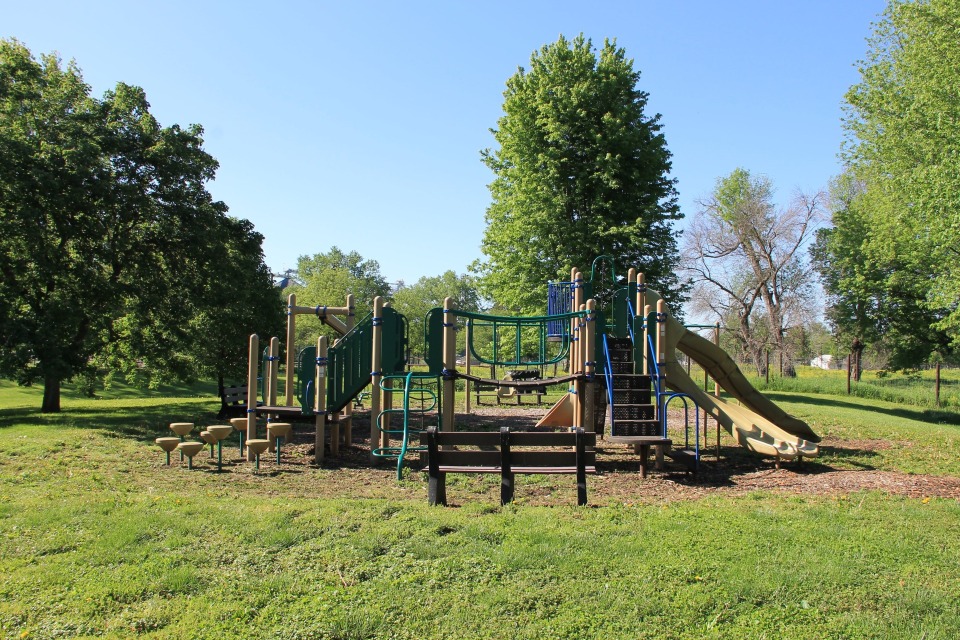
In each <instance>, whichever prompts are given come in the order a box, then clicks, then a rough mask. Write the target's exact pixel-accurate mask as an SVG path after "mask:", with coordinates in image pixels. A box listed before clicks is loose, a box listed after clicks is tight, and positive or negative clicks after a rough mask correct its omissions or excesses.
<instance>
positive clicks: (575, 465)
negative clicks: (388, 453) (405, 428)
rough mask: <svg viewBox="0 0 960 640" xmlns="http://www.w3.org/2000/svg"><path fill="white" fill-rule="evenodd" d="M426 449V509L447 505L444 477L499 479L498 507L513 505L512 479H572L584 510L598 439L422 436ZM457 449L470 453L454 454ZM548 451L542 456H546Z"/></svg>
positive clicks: (432, 432) (514, 434)
mask: <svg viewBox="0 0 960 640" xmlns="http://www.w3.org/2000/svg"><path fill="white" fill-rule="evenodd" d="M420 442H421V444H425V445H426V447H427V469H428V473H429V476H430V482H429V489H428V499H429V502H430V504H432V505H436V504H441V505H446V504H447V489H446V475H447V474H448V473H499V474H500V504H508V503H509V502H511V501H512V500H513V489H514V481H513V478H514V475H516V474H518V473H529V474H567V473H569V474H576V476H577V504H578V505H584V504H587V474H588V473H596V472H597V467H596V458H597V454H596V451H594V450H593V447H594V446H596V443H597V434H595V433H585V432H584V431H583V429H577V430H576V431H563V432H535V431H510V429H509V427H501V428H500V431H499V432H496V431H459V432H458V431H437V428H436V427H430V428H429V429H427V430H426V431H425V432H423V433H422V434H421V435H420ZM457 447H474V448H473V449H458V448H457ZM545 449H546V450H545Z"/></svg>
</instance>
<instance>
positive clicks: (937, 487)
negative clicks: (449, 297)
mask: <svg viewBox="0 0 960 640" xmlns="http://www.w3.org/2000/svg"><path fill="white" fill-rule="evenodd" d="M546 410H547V408H546V407H536V408H534V407H515V406H513V407H511V406H500V407H483V408H479V409H476V410H475V411H474V413H473V414H472V415H461V414H458V415H457V426H458V429H465V430H486V429H496V428H499V427H500V426H510V427H512V428H517V429H531V428H533V426H534V425H535V424H536V422H537V420H538V419H539V418H540V417H541V416H542V415H543V414H544V413H546ZM313 437H314V436H313V429H312V428H311V427H310V426H309V425H300V426H298V427H297V429H296V435H295V439H294V442H293V443H292V444H290V445H286V446H284V448H283V463H282V464H281V466H280V467H277V466H276V464H275V463H274V462H273V461H272V460H267V459H266V457H265V458H264V460H263V462H262V463H261V465H262V471H263V473H262V474H261V476H260V478H261V479H262V480H263V481H269V479H270V478H272V477H274V476H283V477H284V486H285V491H288V492H289V491H293V492H294V493H297V494H300V495H308V496H315V497H357V498H360V497H383V498H397V499H402V498H405V499H410V498H411V497H422V498H423V499H426V482H425V474H424V473H422V472H419V471H416V470H415V471H413V472H409V475H407V476H406V478H407V481H405V482H397V480H396V466H395V462H392V461H390V462H386V461H384V462H381V463H380V464H379V465H378V466H372V465H371V464H370V448H369V442H368V438H369V416H368V414H367V413H366V412H360V413H358V414H357V415H356V417H355V418H354V427H353V433H352V443H351V444H350V446H349V447H348V446H345V445H341V448H340V455H339V456H338V457H337V458H331V457H328V458H327V460H325V461H324V463H323V465H321V467H320V470H321V472H322V479H319V480H318V478H317V468H316V467H315V466H314V465H313V464H312V462H313ZM823 446H824V447H825V448H830V449H831V450H833V451H834V452H844V451H850V452H854V451H855V452H857V453H858V454H862V453H863V452H871V451H882V450H884V449H889V448H891V447H893V446H897V443H891V442H887V441H884V440H857V441H849V442H847V441H842V442H829V441H825V442H824V443H823ZM714 447H715V445H713V444H711V447H710V449H709V453H704V455H703V458H702V461H701V465H700V468H699V470H698V471H697V473H696V474H691V473H688V472H687V471H686V470H684V469H683V468H681V467H680V466H678V465H676V464H675V463H672V462H671V461H669V460H667V461H666V462H665V465H664V467H663V468H661V469H654V470H651V472H650V473H649V475H648V476H647V477H646V478H641V477H640V474H639V473H638V469H639V459H638V456H637V455H636V454H635V453H634V452H633V450H632V448H630V447H627V446H624V445H615V444H610V443H603V442H601V443H600V444H599V445H598V446H597V460H598V462H597V467H598V472H599V474H598V475H597V476H595V477H590V478H588V480H587V485H588V492H589V500H590V503H591V504H593V505H609V504H617V503H632V504H636V503H642V504H653V503H662V502H669V501H677V500H696V499H700V498H704V497H707V496H710V495H717V494H720V495H741V494H745V493H749V492H752V491H757V490H772V491H781V492H784V493H790V494H807V495H834V496H841V497H842V496H845V495H846V494H849V493H852V492H856V491H861V490H879V491H885V492H887V493H890V494H894V495H902V496H911V497H918V498H927V497H942V498H951V499H956V500H960V478H954V477H939V476H925V475H914V474H906V473H897V472H891V471H877V470H873V469H863V470H846V469H835V468H833V467H830V466H829V465H827V464H824V463H823V462H821V461H818V460H808V461H804V462H802V463H797V462H790V463H784V464H783V465H782V466H781V468H777V467H776V465H775V461H774V460H772V459H770V458H764V457H761V456H757V455H755V454H752V453H750V452H749V451H746V450H744V449H743V448H742V447H738V446H731V445H729V444H725V445H723V446H721V449H720V454H721V457H720V460H719V461H718V460H717V458H716V449H715V448H714ZM651 457H652V456H651ZM236 468H237V470H238V471H240V469H241V468H243V466H242V465H240V466H238V467H236ZM308 471H313V472H312V473H310V472H308ZM469 478H471V479H464V480H463V481H462V482H460V483H459V484H457V485H455V486H453V487H451V488H448V495H449V497H450V500H451V502H452V503H453V504H462V503H464V502H468V501H472V500H483V501H487V502H496V501H497V499H498V495H499V494H498V492H499V481H498V478H493V477H486V476H485V477H480V476H470V477H469ZM267 484H268V482H267ZM264 488H267V487H266V486H265V487H264ZM575 495H576V491H575V483H574V481H573V479H572V478H571V477H566V476H551V477H549V478H545V477H538V478H537V479H536V480H535V481H534V480H533V479H524V478H520V479H518V481H517V500H518V501H520V502H523V503H526V504H570V503H572V502H573V501H575Z"/></svg>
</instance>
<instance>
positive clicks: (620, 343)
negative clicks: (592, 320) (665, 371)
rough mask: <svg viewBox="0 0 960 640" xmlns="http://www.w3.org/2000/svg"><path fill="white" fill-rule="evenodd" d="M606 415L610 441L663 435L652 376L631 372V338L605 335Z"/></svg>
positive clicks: (632, 370)
mask: <svg viewBox="0 0 960 640" xmlns="http://www.w3.org/2000/svg"><path fill="white" fill-rule="evenodd" d="M606 349H607V359H608V361H609V365H608V366H609V367H610V371H609V372H608V373H607V376H606V377H605V379H606V384H607V418H608V421H609V423H610V437H609V438H607V440H609V441H611V442H629V441H630V440H623V438H638V437H655V436H656V437H659V436H661V435H662V430H661V425H660V420H659V418H658V416H657V405H656V403H655V398H654V397H653V391H652V382H653V380H652V378H651V376H649V375H644V374H642V373H634V362H633V341H632V340H630V339H629V338H613V337H607V338H606Z"/></svg>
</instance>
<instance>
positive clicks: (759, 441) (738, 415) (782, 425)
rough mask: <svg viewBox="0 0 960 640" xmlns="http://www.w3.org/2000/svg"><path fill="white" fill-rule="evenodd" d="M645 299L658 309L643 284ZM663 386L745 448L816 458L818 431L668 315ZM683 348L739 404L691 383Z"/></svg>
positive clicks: (788, 456)
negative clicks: (683, 362)
mask: <svg viewBox="0 0 960 640" xmlns="http://www.w3.org/2000/svg"><path fill="white" fill-rule="evenodd" d="M646 297H647V304H651V305H653V307H654V308H656V303H657V300H658V299H659V297H660V296H659V294H657V293H656V292H655V291H652V290H650V289H647V291H646ZM665 346H666V349H665V354H666V365H665V371H663V372H662V373H665V374H666V383H667V388H669V389H672V390H674V391H676V392H679V393H684V394H686V395H688V396H690V397H691V398H692V399H693V401H694V402H696V403H697V405H699V406H700V408H701V409H705V410H706V411H707V413H709V414H710V415H711V416H713V417H714V418H716V420H717V421H718V422H719V423H720V424H721V425H722V426H723V427H724V428H725V429H726V430H727V431H728V432H729V433H730V435H732V436H733V437H734V438H736V439H737V442H739V443H740V444H741V445H743V446H744V447H747V448H748V449H750V450H752V451H756V452H757V453H760V454H764V455H770V456H777V457H778V458H782V459H793V458H796V457H798V456H802V457H805V458H813V457H816V456H817V454H818V453H819V452H820V447H819V446H817V443H818V442H820V436H818V435H817V434H816V433H814V432H813V430H812V429H811V428H810V426H809V425H808V424H807V423H806V422H804V421H802V420H799V419H797V418H794V417H793V416H791V415H789V414H788V413H787V412H785V411H784V410H783V409H781V408H780V407H778V406H777V405H776V404H774V403H773V402H772V401H770V400H769V399H768V398H767V397H766V396H764V395H763V394H762V393H760V392H759V391H757V390H756V389H754V388H753V386H752V385H751V384H750V382H749V381H748V380H747V379H746V377H745V376H744V375H743V373H742V372H741V371H740V369H739V367H737V365H736V363H735V362H734V361H733V359H732V358H730V356H729V355H727V353H726V352H725V351H724V350H723V349H721V348H720V347H718V346H717V345H715V344H713V343H712V342H710V341H709V340H707V339H705V338H703V337H701V336H698V335H697V334H695V333H693V332H692V331H690V330H689V329H687V328H686V327H684V326H683V325H682V324H680V323H679V322H677V320H675V319H674V318H673V317H672V316H669V315H668V319H667V336H666V345H665ZM678 350H679V351H681V352H682V353H684V354H686V355H687V356H689V357H690V359H691V360H692V361H693V362H696V363H697V364H699V365H700V366H701V367H703V368H704V369H705V370H706V371H707V373H708V374H709V375H710V377H711V378H713V379H714V380H715V381H716V382H717V384H718V385H720V388H722V389H723V390H724V391H726V392H727V393H728V394H730V396H731V397H732V398H734V399H735V400H737V401H739V403H740V404H739V405H738V404H735V403H733V402H729V401H727V400H723V399H721V398H715V397H713V396H712V395H710V394H708V393H706V392H704V391H703V389H702V388H701V387H700V386H699V385H698V384H697V383H696V382H694V381H693V380H692V379H691V378H690V376H689V375H687V372H686V371H685V370H684V368H683V367H682V366H680V363H679V362H678V360H677V351H678Z"/></svg>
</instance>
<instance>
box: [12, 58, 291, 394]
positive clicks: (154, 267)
mask: <svg viewBox="0 0 960 640" xmlns="http://www.w3.org/2000/svg"><path fill="white" fill-rule="evenodd" d="M149 106H150V105H149V104H148V103H147V100H146V96H145V94H144V91H143V90H142V89H140V88H139V87H134V86H129V85H126V84H122V83H121V84H118V85H117V86H116V88H115V89H114V90H112V91H108V92H107V93H106V94H105V95H104V96H103V98H102V99H97V98H94V97H92V96H91V95H90V88H89V86H87V85H86V83H85V82H84V81H83V77H82V74H81V73H80V70H79V68H78V67H77V66H76V64H74V63H69V64H67V65H63V64H62V63H61V61H60V60H59V59H58V58H57V57H56V56H55V55H45V56H41V58H40V59H39V60H37V59H35V58H34V57H33V56H32V54H31V53H30V51H29V50H28V49H27V48H26V47H25V46H23V45H22V44H21V43H19V42H17V41H15V40H0V220H2V228H3V234H0V276H2V278H0V300H2V302H0V373H2V374H3V375H10V376H14V377H15V378H16V379H17V380H18V381H19V382H21V383H24V384H30V383H32V382H34V381H37V380H40V381H42V382H43V385H44V397H43V405H42V408H43V410H44V411H58V410H59V409H60V385H61V383H62V382H63V381H64V380H67V379H69V378H71V377H73V376H74V375H76V374H79V373H89V372H90V371H91V369H92V367H94V366H96V365H97V364H98V363H99V362H104V361H106V360H109V361H111V362H112V363H114V364H115V365H116V366H118V367H126V368H127V369H128V370H130V371H132V370H134V369H136V370H139V371H144V372H146V373H147V375H148V376H151V377H153V379H156V378H157V377H163V376H168V375H172V376H177V377H186V378H189V377H192V376H194V375H196V374H197V373H198V371H199V370H198V367H197V362H198V358H197V357H196V354H195V353H194V352H192V351H191V350H192V349H193V348H194V347H195V346H196V340H195V337H196V336H195V334H194V333H191V331H190V327H191V324H192V323H195V320H196V315H197V314H198V313H199V312H200V311H201V310H203V309H205V308H206V307H205V305H206V304H207V302H206V298H205V297H204V296H203V295H202V294H203V293H204V289H203V283H205V282H208V281H209V279H210V278H211V267H212V265H215V264H216V263H217V261H218V260H219V257H218V255H219V254H220V253H222V252H223V251H225V250H227V248H228V247H229V246H230V244H231V243H234V242H235V241H236V237H235V234H231V233H224V229H225V228H226V227H229V226H230V225H232V224H236V223H235V222H231V221H230V219H229V218H228V217H227V216H226V206H225V205H224V204H223V203H220V202H214V201H213V200H212V198H211V197H210V194H209V193H208V192H207V190H206V186H205V185H206V183H207V182H208V181H209V180H211V179H212V178H213V177H214V172H215V171H216V168H217V162H216V160H215V159H214V158H213V157H211V156H210V155H209V154H208V153H206V152H205V151H204V150H203V140H202V137H201V135H202V129H201V127H199V126H198V125H193V126H190V127H188V128H181V127H179V126H177V125H174V126H170V127H162V126H160V124H159V123H158V122H157V121H156V119H155V118H154V117H153V116H152V115H151V114H150V111H149ZM254 261H255V262H256V260H254ZM260 262H261V266H262V255H260ZM261 266H257V269H260V268H261ZM223 286H225V287H226V288H231V287H233V286H234V284H233V282H231V281H226V282H224V283H223ZM271 295H272V298H273V301H274V304H275V301H276V296H275V293H273V294H271ZM250 330H256V327H251V328H250V329H249V330H247V331H244V333H249V331H250ZM238 343H241V344H242V341H241V340H240V339H238Z"/></svg>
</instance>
